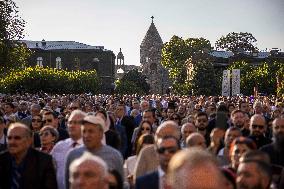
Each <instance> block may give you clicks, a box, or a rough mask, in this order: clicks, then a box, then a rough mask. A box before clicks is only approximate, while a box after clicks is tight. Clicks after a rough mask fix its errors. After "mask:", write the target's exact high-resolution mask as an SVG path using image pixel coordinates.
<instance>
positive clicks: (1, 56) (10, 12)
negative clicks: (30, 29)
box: [0, 0, 31, 71]
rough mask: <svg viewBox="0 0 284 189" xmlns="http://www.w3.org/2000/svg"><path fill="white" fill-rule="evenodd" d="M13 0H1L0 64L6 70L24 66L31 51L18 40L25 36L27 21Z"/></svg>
mask: <svg viewBox="0 0 284 189" xmlns="http://www.w3.org/2000/svg"><path fill="white" fill-rule="evenodd" d="M18 13H19V12H18V7H17V5H16V3H15V2H13V1H12V0H1V1H0V66H1V67H2V69H4V71H5V70H6V71H8V70H9V69H10V68H14V67H22V66H23V65H24V64H25V63H26V59H27V57H28V56H29V55H30V53H31V52H30V51H29V50H28V49H27V48H26V46H25V45H23V44H20V43H19V42H18V40H20V39H23V38H24V27H25V23H26V22H25V21H24V20H23V19H22V18H21V17H20V16H19V15H18Z"/></svg>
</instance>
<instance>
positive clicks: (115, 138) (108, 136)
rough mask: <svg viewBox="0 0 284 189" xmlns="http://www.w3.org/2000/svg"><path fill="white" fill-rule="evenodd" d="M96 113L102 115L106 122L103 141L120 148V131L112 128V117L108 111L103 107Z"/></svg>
mask: <svg viewBox="0 0 284 189" xmlns="http://www.w3.org/2000/svg"><path fill="white" fill-rule="evenodd" d="M95 115H96V116H99V117H101V118H102V119H103V120H104V121H105V123H106V124H105V128H104V138H103V143H104V144H107V145H109V146H111V147H113V148H115V149H117V150H118V149H119V147H120V138H119V135H118V133H117V132H116V131H115V130H112V129H111V124H112V123H111V121H112V120H111V119H110V117H109V115H108V113H107V112H106V111H105V110H104V109H102V108H101V109H99V110H97V111H96V114H95Z"/></svg>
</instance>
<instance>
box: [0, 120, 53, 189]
mask: <svg viewBox="0 0 284 189" xmlns="http://www.w3.org/2000/svg"><path fill="white" fill-rule="evenodd" d="M31 144H32V133H31V131H30V129H29V128H28V127H27V126H26V125H24V124H22V123H13V124H11V126H10V127H9V129H8V146H7V147H8V150H7V151H4V152H1V153H0V178H1V180H0V188H1V189H8V188H9V189H10V188H13V189H18V188H33V189H44V188H45V189H49V188H50V189H57V183H56V176H55V169H54V166H53V162H52V157H51V156H50V155H48V154H45V153H42V152H39V151H37V150H35V149H32V148H31Z"/></svg>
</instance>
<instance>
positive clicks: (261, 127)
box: [251, 125, 264, 129]
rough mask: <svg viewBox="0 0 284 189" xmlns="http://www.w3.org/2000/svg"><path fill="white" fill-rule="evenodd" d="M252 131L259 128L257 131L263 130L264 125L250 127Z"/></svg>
mask: <svg viewBox="0 0 284 189" xmlns="http://www.w3.org/2000/svg"><path fill="white" fill-rule="evenodd" d="M251 127H252V128H253V129H256V128H259V129H264V125H252V126H251Z"/></svg>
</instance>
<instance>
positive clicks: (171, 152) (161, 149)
mask: <svg viewBox="0 0 284 189" xmlns="http://www.w3.org/2000/svg"><path fill="white" fill-rule="evenodd" d="M166 151H167V152H168V153H170V154H174V153H176V152H177V151H178V148H176V147H161V148H158V149H157V152H158V153H159V154H164V153H165V152H166Z"/></svg>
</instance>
